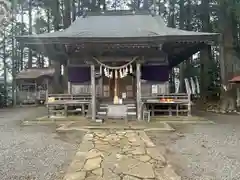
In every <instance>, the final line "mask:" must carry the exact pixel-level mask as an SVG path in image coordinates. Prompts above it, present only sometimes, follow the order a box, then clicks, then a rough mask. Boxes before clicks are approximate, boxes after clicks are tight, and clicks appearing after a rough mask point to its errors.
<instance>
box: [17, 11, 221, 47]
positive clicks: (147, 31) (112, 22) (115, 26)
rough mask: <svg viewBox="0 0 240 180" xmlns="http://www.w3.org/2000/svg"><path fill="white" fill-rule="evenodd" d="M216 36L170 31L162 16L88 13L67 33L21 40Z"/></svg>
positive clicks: (57, 41) (201, 39) (63, 41)
mask: <svg viewBox="0 0 240 180" xmlns="http://www.w3.org/2000/svg"><path fill="white" fill-rule="evenodd" d="M216 35H218V34H216V33H203V32H193V31H185V30H180V29H175V28H169V27H167V26H166V24H165V23H164V21H163V19H162V18H161V17H160V16H152V15H151V14H150V13H148V12H135V13H133V12H130V11H120V12H106V13H104V14H103V13H102V14H99V13H98V14H94V13H91V12H89V13H87V15H86V16H85V17H83V16H82V17H79V18H77V20H76V21H75V22H73V23H72V24H71V26H70V27H69V28H67V29H65V30H63V31H57V32H52V33H45V34H39V35H29V36H20V37H17V40H19V41H23V42H24V43H26V44H28V43H29V44H31V43H33V44H35V43H43V44H44V43H47V44H48V43H68V42H69V41H71V42H72V43H74V42H77V41H79V42H96V41H102V40H104V41H106V42H114V41H116V39H124V40H125V41H131V42H132V41H133V42H134V41H135V40H136V41H138V42H139V41H142V40H148V41H152V40H154V41H155V40H157V39H159V40H161V41H167V40H179V41H189V40H193V41H194V39H195V40H196V41H202V42H204V41H207V40H208V41H211V40H214V38H213V37H216Z"/></svg>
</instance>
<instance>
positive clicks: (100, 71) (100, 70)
mask: <svg viewBox="0 0 240 180" xmlns="http://www.w3.org/2000/svg"><path fill="white" fill-rule="evenodd" d="M102 69H103V67H102V65H101V66H100V69H99V73H100V75H102Z"/></svg>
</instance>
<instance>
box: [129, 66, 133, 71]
mask: <svg viewBox="0 0 240 180" xmlns="http://www.w3.org/2000/svg"><path fill="white" fill-rule="evenodd" d="M129 72H130V73H133V68H132V65H130V69H129Z"/></svg>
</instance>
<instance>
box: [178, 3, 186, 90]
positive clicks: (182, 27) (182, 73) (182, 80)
mask: <svg viewBox="0 0 240 180" xmlns="http://www.w3.org/2000/svg"><path fill="white" fill-rule="evenodd" d="M179 7H180V12H179V27H180V29H185V27H184V20H185V17H184V0H180V1H179ZM184 65H185V63H184V62H182V63H181V64H180V73H179V76H180V77H179V80H180V87H179V91H180V92H181V93H183V92H184V69H185V66H184Z"/></svg>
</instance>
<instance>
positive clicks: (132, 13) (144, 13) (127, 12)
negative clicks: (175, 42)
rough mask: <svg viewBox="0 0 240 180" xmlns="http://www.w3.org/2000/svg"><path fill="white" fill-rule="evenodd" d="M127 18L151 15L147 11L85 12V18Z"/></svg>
mask: <svg viewBox="0 0 240 180" xmlns="http://www.w3.org/2000/svg"><path fill="white" fill-rule="evenodd" d="M117 15H119V16H129V15H151V13H150V12H149V11H146V10H118V11H115V10H111V11H99V12H92V11H86V17H87V16H117ZM80 17H82V16H80Z"/></svg>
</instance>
